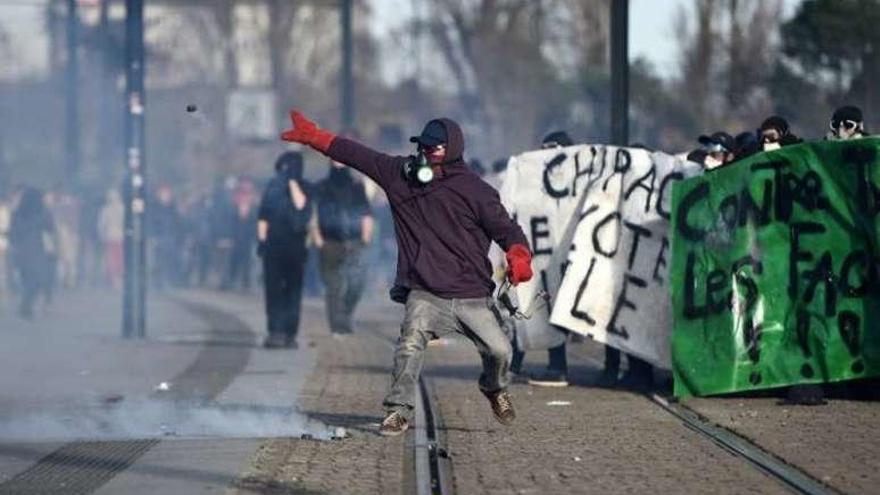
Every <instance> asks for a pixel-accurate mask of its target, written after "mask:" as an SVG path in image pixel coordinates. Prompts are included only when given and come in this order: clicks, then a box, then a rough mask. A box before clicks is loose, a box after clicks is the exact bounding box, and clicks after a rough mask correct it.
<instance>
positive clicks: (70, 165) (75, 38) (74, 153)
mask: <svg viewBox="0 0 880 495" xmlns="http://www.w3.org/2000/svg"><path fill="white" fill-rule="evenodd" d="M78 31H79V16H78V12H77V5H76V0H67V33H66V34H67V70H66V71H65V81H64V105H65V111H64V141H65V143H64V147H65V153H66V155H67V163H66V164H65V168H66V170H65V172H66V173H65V177H66V178H67V181H68V183H70V184H73V183H75V181H76V180H77V178H78V175H79V160H80V146H79V137H80V135H79V107H78V105H79V101H78V94H77V93H78V91H77V89H78V84H79V57H78V56H77V54H78V53H79V32H78Z"/></svg>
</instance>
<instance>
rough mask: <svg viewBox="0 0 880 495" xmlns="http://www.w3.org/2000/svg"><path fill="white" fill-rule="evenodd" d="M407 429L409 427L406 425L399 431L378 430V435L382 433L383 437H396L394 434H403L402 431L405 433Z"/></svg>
mask: <svg viewBox="0 0 880 495" xmlns="http://www.w3.org/2000/svg"><path fill="white" fill-rule="evenodd" d="M408 429H409V426H408V425H407V427H406V428H404V429H402V430H400V431H388V430H384V431H383V430H379V435H382V436H383V437H396V436H400V435H403V434H404V433H406V430H408Z"/></svg>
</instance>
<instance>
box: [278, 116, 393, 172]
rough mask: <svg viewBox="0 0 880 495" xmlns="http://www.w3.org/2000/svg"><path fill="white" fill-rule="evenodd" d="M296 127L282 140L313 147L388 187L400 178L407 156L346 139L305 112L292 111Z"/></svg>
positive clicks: (286, 133) (284, 133)
mask: <svg viewBox="0 0 880 495" xmlns="http://www.w3.org/2000/svg"><path fill="white" fill-rule="evenodd" d="M290 120H291V122H292V123H293V127H292V128H291V129H289V130H287V131H284V132H283V133H282V134H281V139H283V140H285V141H290V142H294V143H300V144H304V145H307V146H310V147H311V148H312V149H314V150H315V151H318V152H321V153H323V154H324V155H327V156H328V157H330V158H332V159H333V160H336V161H337V162H340V163H344V164H346V165H348V166H350V167H352V168H354V169H356V170H359V171H360V172H362V173H363V174H365V175H366V176H367V177H369V178H371V179H373V180H374V181H376V183H377V184H379V186H381V187H382V188H386V187H387V185H388V184H389V182H390V181H392V180H394V178H395V177H397V176H399V175H400V166H401V165H402V161H403V160H405V158H403V157H394V156H391V155H386V154H385V153H380V152H378V151H376V150H374V149H372V148H370V147H367V146H364V145H363V144H360V143H358V142H356V141H353V140H351V139H346V138H343V137H339V136H337V135H335V134H333V133H332V132H330V131H327V130H325V129H321V128H320V127H318V125H317V124H315V123H314V122H312V121H311V120H309V119H308V118H306V116H305V115H303V114H302V113H300V112H298V111H296V110H292V111H291V112H290Z"/></svg>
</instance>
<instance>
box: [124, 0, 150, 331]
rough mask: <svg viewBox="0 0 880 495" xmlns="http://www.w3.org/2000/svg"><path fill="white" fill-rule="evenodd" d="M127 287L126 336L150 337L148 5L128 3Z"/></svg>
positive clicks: (138, 0)
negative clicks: (146, 119)
mask: <svg viewBox="0 0 880 495" xmlns="http://www.w3.org/2000/svg"><path fill="white" fill-rule="evenodd" d="M125 105H126V111H125V157H126V169H125V184H124V187H123V191H124V193H125V287H124V291H123V312H122V336H123V337H125V338H143V337H144V336H145V334H146V249H145V248H146V237H145V232H144V230H145V225H144V224H145V222H144V213H145V210H146V194H145V191H146V177H145V172H146V170H145V169H146V166H145V161H144V2H143V0H125Z"/></svg>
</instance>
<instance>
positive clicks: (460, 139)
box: [410, 118, 464, 163]
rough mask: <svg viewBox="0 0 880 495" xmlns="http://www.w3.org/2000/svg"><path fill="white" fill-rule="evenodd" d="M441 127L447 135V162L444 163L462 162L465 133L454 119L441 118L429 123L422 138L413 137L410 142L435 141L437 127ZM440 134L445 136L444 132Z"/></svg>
mask: <svg viewBox="0 0 880 495" xmlns="http://www.w3.org/2000/svg"><path fill="white" fill-rule="evenodd" d="M437 125H440V126H442V127H443V130H445V131H446V132H445V134H446V160H445V161H444V163H456V162H460V161H462V159H463V157H464V133H463V132H462V131H461V127H460V126H459V125H458V123H457V122H455V121H454V120H452V119H448V118H439V119H434V120H431V121H429V122H428V123H427V124H425V130H423V131H422V134H421V135H420V136H413V137H412V138H410V142H413V143H421V142H422V141H425V140H428V141H430V140H431V139H434V136H433V135H434V134H437V132H435V131H436V130H437V129H436V126H437ZM440 134H443V133H442V132H441V133H440ZM423 144H433V143H432V142H431V143H428V142H426V143H423Z"/></svg>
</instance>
